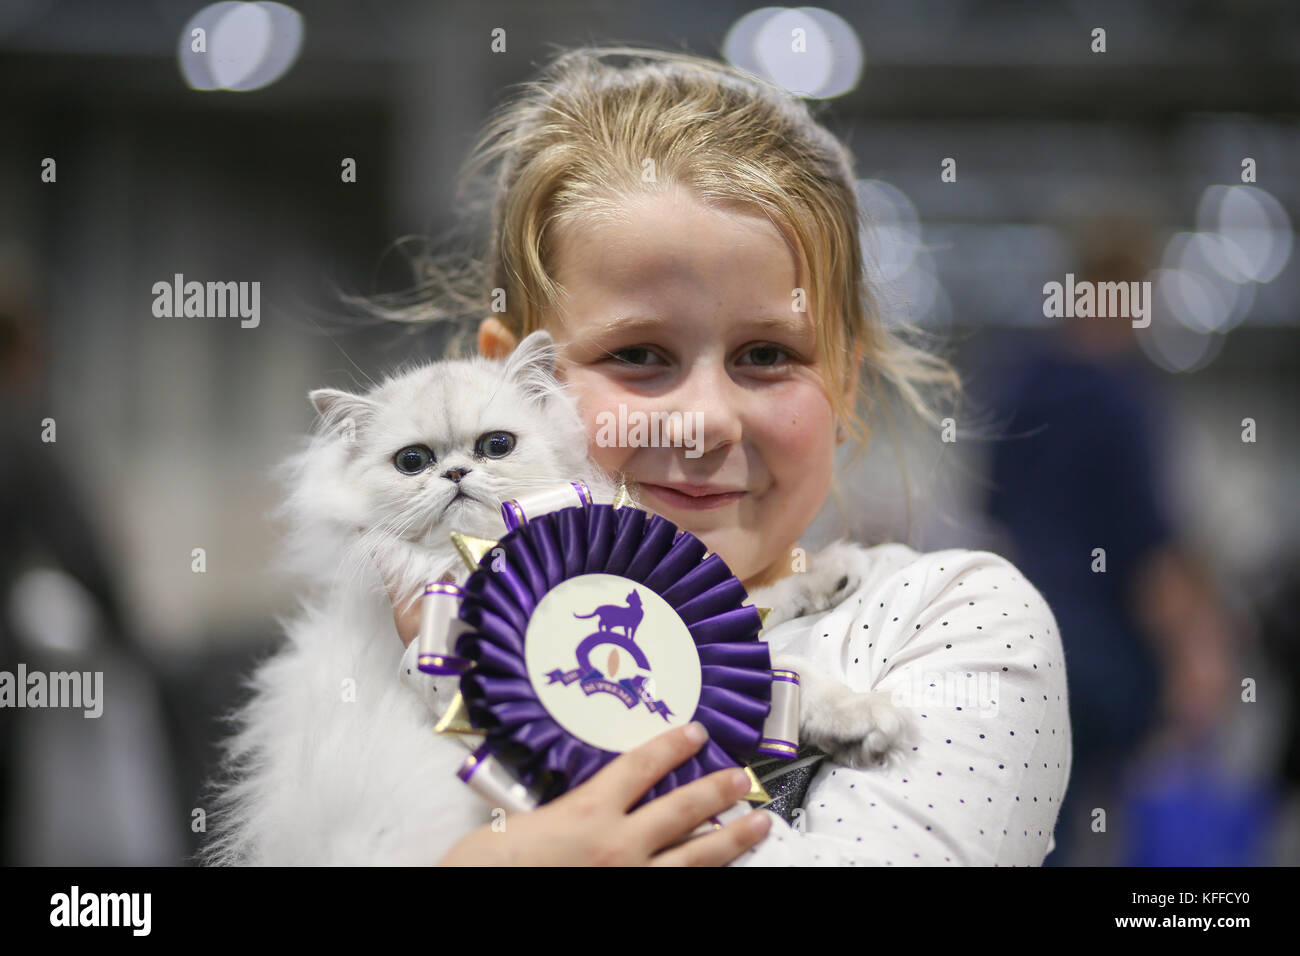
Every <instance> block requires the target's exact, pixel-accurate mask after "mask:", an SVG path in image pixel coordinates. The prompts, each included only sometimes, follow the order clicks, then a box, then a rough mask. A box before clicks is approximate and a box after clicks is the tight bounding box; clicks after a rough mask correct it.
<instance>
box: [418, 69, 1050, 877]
mask: <svg viewBox="0 0 1300 956" xmlns="http://www.w3.org/2000/svg"><path fill="white" fill-rule="evenodd" d="M612 57H621V58H624V59H627V60H630V61H631V62H629V63H628V65H625V66H623V67H617V66H614V65H612V64H611V63H609V62H607V61H609V60H610V59H611V58H612ZM638 61H639V62H638ZM493 162H499V173H498V176H497V179H496V181H495V188H496V195H495V205H494V216H493V231H492V237H493V241H492V247H491V252H490V255H489V257H488V263H487V265H488V267H489V269H490V274H489V275H488V276H487V277H486V278H487V279H488V282H487V283H486V285H487V286H489V287H490V288H493V289H496V290H499V291H498V293H497V294H498V295H499V296H501V299H502V301H503V302H504V306H505V308H504V311H499V312H498V313H497V314H495V315H493V316H492V317H491V318H487V319H485V320H483V321H482V323H481V325H480V327H479V334H478V346H479V351H480V352H481V353H483V354H485V355H488V356H496V357H499V356H503V355H505V354H508V352H509V351H510V349H511V348H512V347H513V346H514V344H515V343H516V342H518V341H519V340H520V339H521V338H522V337H523V336H525V335H527V334H528V333H529V332H531V331H533V330H534V329H536V328H546V329H548V330H549V331H550V332H551V333H552V335H553V336H554V337H555V339H556V342H557V344H558V345H559V346H560V348H561V352H562V356H563V361H562V363H561V366H562V376H563V378H564V379H565V380H566V381H567V382H568V384H569V386H570V387H571V388H572V389H573V390H574V392H575V394H576V396H577V398H578V401H579V405H580V408H581V410H582V413H583V416H584V418H585V420H586V422H587V425H588V435H589V437H590V438H591V442H590V444H591V447H590V452H591V454H592V456H593V457H594V458H595V459H596V460H597V461H598V462H599V463H600V464H602V465H603V466H605V467H606V468H607V469H609V470H610V471H611V472H621V473H623V474H624V475H626V476H627V477H628V479H629V480H630V481H634V482H635V484H636V487H637V489H638V490H639V492H640V493H639V495H638V499H639V500H640V501H642V502H644V503H646V504H647V506H648V507H649V508H651V509H652V510H654V511H656V512H658V513H660V514H662V515H664V516H665V517H666V518H668V519H670V520H671V521H673V522H674V523H676V524H677V525H678V526H680V527H683V528H686V529H687V530H689V531H691V532H692V533H694V534H695V535H697V536H698V537H700V538H701V540H703V541H704V542H705V544H707V545H708V546H709V548H710V550H712V551H715V552H717V553H718V554H720V555H721V556H722V557H723V558H724V560H726V562H727V563H728V565H729V566H730V567H731V569H732V570H733V571H734V572H735V574H736V576H737V577H739V578H740V579H741V580H742V581H743V582H744V583H745V585H746V587H747V588H748V589H749V591H750V593H751V595H752V597H753V600H754V603H755V604H759V605H766V606H771V607H773V608H774V611H773V613H772V615H771V616H769V618H768V620H767V631H766V634H765V637H766V639H767V640H768V642H769V644H771V646H772V649H773V653H776V652H778V651H785V652H789V653H798V654H802V655H805V656H807V657H809V658H810V659H812V660H813V661H815V662H816V663H818V664H819V665H821V666H822V667H823V668H824V670H825V671H826V673H827V674H829V675H830V676H832V677H835V678H838V679H839V680H842V681H843V682H844V683H845V684H847V685H848V686H850V687H851V688H852V689H853V690H855V691H873V690H874V691H886V692H890V693H892V694H893V695H894V700H895V701H896V702H899V703H902V704H903V705H904V706H905V707H906V709H907V713H908V715H909V717H910V718H911V723H912V724H913V725H914V727H915V731H916V733H915V735H914V737H913V739H912V740H910V741H909V743H908V745H907V746H906V747H905V748H904V749H903V751H902V753H901V754H900V755H899V757H898V759H895V760H892V761H889V762H887V763H885V764H883V765H880V766H877V767H873V768H872V769H869V770H855V769H850V768H848V767H845V766H842V765H839V764H835V763H832V762H830V761H828V760H824V759H823V760H820V761H818V758H817V757H816V756H815V755H813V756H809V757H804V758H802V759H800V760H796V761H794V762H793V764H795V765H796V766H791V765H784V766H781V767H776V768H774V769H769V770H768V771H767V773H766V774H765V776H764V779H765V781H766V785H767V787H768V789H769V791H770V792H774V793H779V794H781V795H782V797H783V798H785V797H789V796H790V794H789V793H788V792H787V791H789V790H791V789H792V788H793V789H794V790H795V791H796V793H797V791H799V790H802V791H803V793H802V806H799V805H798V801H797V799H786V800H785V805H784V806H782V807H781V809H780V811H779V815H778V814H777V813H769V814H767V816H769V817H771V818H772V820H771V822H772V826H771V831H770V832H769V833H768V834H767V835H766V836H765V837H764V838H763V839H762V841H761V843H759V844H758V845H757V846H756V847H754V848H753V849H749V850H746V851H745V852H743V853H741V855H740V857H739V858H738V859H737V861H736V862H737V863H741V864H795V865H881V866H891V865H892V866H902V865H907V864H922V865H945V864H977V865H990V864H992V865H998V864H1001V865H1008V864H1011V865H1038V864H1041V863H1042V862H1043V859H1044V857H1045V856H1046V855H1047V854H1048V853H1049V852H1050V851H1051V849H1052V847H1053V837H1052V831H1053V827H1054V825H1055V823H1056V817H1057V808H1058V807H1059V806H1060V802H1061V798H1062V796H1063V794H1064V792H1065V787H1066V783H1067V781H1068V779H1069V772H1070V761H1071V750H1070V724H1069V716H1068V709H1067V696H1066V678H1065V664H1064V660H1063V657H1062V651H1061V643H1060V639H1059V635H1058V634H1057V631H1056V624H1055V621H1054V620H1053V617H1052V613H1051V611H1050V610H1049V608H1048V607H1047V605H1046V604H1045V603H1044V602H1043V600H1042V598H1041V597H1040V596H1039V594H1038V592H1037V591H1036V590H1035V589H1034V588H1033V586H1032V585H1030V584H1029V582H1027V581H1026V580H1025V579H1024V578H1023V576H1022V575H1021V574H1020V573H1019V572H1018V571H1017V570H1016V569H1015V568H1014V567H1013V566H1012V565H1011V564H1009V563H1008V562H1007V561H1005V560H1004V559H1002V558H1000V557H998V556H996V555H993V554H989V553H986V552H969V551H961V550H951V551H942V552H937V553H931V554H918V553H916V552H915V551H912V550H910V549H909V548H906V547H904V546H902V545H898V544H884V545H879V546H876V547H863V546H860V545H857V544H851V543H846V542H837V543H835V544H833V545H831V546H830V547H828V548H826V549H824V550H823V551H822V552H820V553H818V554H814V555H811V556H810V557H809V558H808V560H807V561H806V562H803V561H801V560H800V556H801V555H802V553H803V552H802V549H800V536H801V535H803V534H804V533H805V531H806V530H807V528H808V527H809V525H810V524H811V523H812V521H813V519H814V518H815V517H816V516H817V514H818V512H819V511H820V510H821V508H822V506H823V503H824V502H825V500H826V498H827V495H828V492H829V491H830V489H831V486H832V480H833V470H834V461H835V451H836V446H837V445H838V444H840V443H843V442H845V441H846V440H848V439H849V438H850V437H852V438H853V439H855V440H856V441H857V442H858V443H859V445H860V446H861V445H865V442H866V439H867V437H868V435H869V431H870V429H869V427H868V426H867V424H866V423H865V422H863V421H862V419H860V418H859V415H858V413H857V405H858V400H859V398H861V399H862V402H863V404H865V406H866V407H867V408H868V409H869V410H871V411H872V412H873V413H874V410H875V409H876V408H877V407H878V406H879V405H881V404H882V400H883V398H884V395H883V390H884V388H885V387H886V385H887V384H888V385H892V386H893V387H894V388H895V389H896V391H897V392H898V393H899V394H901V395H902V397H903V398H904V399H905V400H906V401H907V402H908V403H909V404H910V405H911V407H912V408H913V409H915V410H916V411H917V412H920V413H921V414H922V415H924V416H925V417H926V418H928V419H930V420H933V416H932V415H931V414H930V413H929V411H928V409H927V407H926V405H925V404H924V402H923V399H922V392H923V389H925V388H926V387H927V386H933V385H943V384H954V381H955V380H954V378H953V377H952V375H951V371H950V370H949V369H948V368H947V367H946V366H945V365H944V364H943V363H942V362H940V361H938V360H936V359H933V358H931V357H930V356H927V355H925V354H923V353H921V352H919V351H916V350H914V349H913V348H911V347H909V346H906V345H904V344H903V343H902V342H900V341H899V340H898V339H897V338H895V337H894V336H893V335H891V334H890V333H889V332H888V331H887V330H886V329H885V328H884V325H883V323H882V317H881V315H880V314H879V312H878V309H877V307H876V296H875V295H874V290H873V288H872V286H871V278H872V277H871V275H870V274H868V272H867V270H865V269H864V265H863V259H862V255H861V252H860V246H859V240H858V236H859V215H858V209H857V203H856V200H855V189H854V177H853V173H852V166H851V163H852V160H851V157H850V156H849V154H848V152H847V150H845V148H844V147H843V146H842V145H841V144H840V143H839V142H838V141H837V140H836V139H835V138H834V137H833V136H832V135H831V134H830V133H828V132H827V131H826V130H825V129H824V128H823V127H822V126H820V125H819V124H818V123H816V122H815V121H814V120H813V119H812V118H811V116H810V115H809V113H808V110H807V108H806V106H805V104H804V103H803V102H802V101H799V100H797V99H794V98H792V97H790V96H788V95H786V94H784V93H783V92H782V91H780V90H778V89H775V88H772V87H770V86H767V85H766V84H763V83H762V82H760V81H757V80H755V79H754V78H752V77H750V76H749V75H748V74H744V73H741V72H739V71H736V70H733V69H730V68H727V67H725V66H722V65H719V64H716V63H713V62H711V61H708V60H704V59H700V58H695V57H692V56H688V55H684V54H676V53H659V52H651V51H644V50H628V49H596V50H592V49H584V50H576V51H572V52H569V53H567V54H565V55H562V56H560V57H559V58H558V59H557V60H556V61H555V62H553V63H552V65H551V66H550V68H549V69H548V70H547V72H546V73H545V75H544V76H543V77H541V79H540V80H539V81H538V82H536V83H533V84H530V85H529V86H527V87H526V88H525V90H524V93H523V95H522V96H521V97H520V98H519V99H517V100H516V101H514V102H512V103H509V104H508V105H507V106H505V107H504V108H503V109H502V110H501V111H500V112H499V114H498V115H497V116H496V117H495V118H494V121H493V122H492V123H491V124H490V126H489V128H488V132H487V135H486V136H485V137H484V139H483V141H482V142H481V143H480V149H479V150H478V153H477V157H476V162H475V163H474V164H472V165H471V167H470V168H471V169H473V168H477V167H483V168H486V167H488V166H490V165H491V164H492V163H493ZM435 317H436V314H435ZM864 373H865V374H864ZM864 379H865V388H864V387H863V386H862V384H860V383H863V382H864ZM860 391H861V394H860ZM620 406H624V407H625V408H626V413H627V415H628V416H629V420H631V416H632V415H633V414H634V413H651V412H655V411H658V412H674V411H677V412H681V413H683V416H686V415H688V414H690V413H700V419H699V420H700V421H701V423H702V432H701V435H699V436H697V437H698V446H697V448H696V450H695V451H694V452H692V453H691V454H688V453H687V450H686V449H684V448H682V447H662V446H661V447H638V448H629V447H618V446H617V445H610V444H607V443H605V442H604V441H602V440H600V435H601V432H600V428H599V419H598V416H600V415H601V413H602V412H605V413H613V414H615V415H618V414H621V412H620ZM693 456H694V457H693ZM412 623H413V622H412V621H410V620H409V619H408V620H407V621H406V622H402V621H400V620H399V622H398V625H399V628H398V629H399V633H401V634H403V636H405V637H407V638H408V639H409V636H410V635H411V634H412V633H413V627H412ZM666 736H670V735H666ZM652 743H655V742H652ZM658 745H659V746H660V747H661V751H660V752H661V753H663V752H665V751H663V750H662V748H670V744H669V743H667V742H664V743H661V744H658ZM679 746H686V745H685V744H679ZM661 759H663V758H661ZM798 765H802V766H798ZM613 766H614V765H611V768H610V769H611V770H612V769H613ZM792 778H793V779H792ZM611 786H613V785H612V784H611ZM600 796H604V797H606V798H609V794H608V792H605V791H602V793H601V794H600ZM669 796H671V794H670V795H669ZM661 799H662V798H661ZM592 800H593V801H596V802H597V803H598V802H599V797H593V798H592ZM656 802H658V801H653V802H652V804H651V805H653V803H656ZM776 802H777V801H774V803H776ZM792 803H793V804H794V805H793V806H791V804H792ZM545 810H546V808H542V810H540V811H534V814H533V815H539V814H541V813H544V812H545ZM638 812H644V811H638ZM525 816H529V815H525ZM635 816H636V814H635V813H634V814H632V816H631V817H628V818H625V819H628V820H631V819H633V818H635ZM694 822H695V821H692V825H693V824H694ZM792 824H793V825H792ZM555 826H556V828H557V829H560V828H562V827H563V822H562V821H560V822H557V823H556V824H555ZM538 829H539V830H540V831H542V832H544V830H545V827H539V828H538ZM529 830H530V833H531V832H533V831H532V828H531V827H530V828H529ZM736 833H737V834H739V833H740V825H739V824H737V825H736ZM502 836H503V835H502V834H492V835H491V838H490V839H488V840H479V841H477V843H476V842H475V841H468V843H467V845H466V847H464V848H462V849H465V850H466V851H467V852H463V853H462V852H459V851H458V853H456V854H454V855H453V856H454V857H455V858H456V861H457V862H465V861H466V860H472V859H473V858H474V850H475V849H476V848H477V849H478V850H480V851H481V852H484V853H489V854H490V853H491V852H492V846H493V844H492V838H494V839H496V840H497V844H496V846H498V847H499V846H500V845H501V844H503V843H504V841H503V840H502ZM743 839H744V838H743V837H742V836H737V837H736V839H735V840H733V842H731V843H727V844H726V845H727V846H728V847H729V848H730V849H731V850H732V851H736V850H738V849H739V843H740V842H743ZM695 842H703V841H695ZM717 842H719V843H724V842H725V841H724V840H722V839H721V838H719V839H718V841H717ZM484 844H487V846H484ZM518 846H519V847H520V849H519V850H518V852H519V853H520V854H521V855H522V856H523V857H529V853H530V852H531V850H532V849H533V848H534V847H535V843H534V842H533V841H532V840H530V839H529V838H528V836H526V835H525V836H520V837H519V841H518ZM724 852H725V851H724ZM529 858H531V857H529ZM487 859H493V857H491V856H489V857H487ZM538 861H539V862H544V859H539V860H538Z"/></svg>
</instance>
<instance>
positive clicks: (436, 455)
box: [312, 333, 586, 547]
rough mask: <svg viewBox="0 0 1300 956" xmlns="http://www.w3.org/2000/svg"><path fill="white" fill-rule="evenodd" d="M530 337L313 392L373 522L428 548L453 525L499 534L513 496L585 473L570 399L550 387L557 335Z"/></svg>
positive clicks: (357, 512)
mask: <svg viewBox="0 0 1300 956" xmlns="http://www.w3.org/2000/svg"><path fill="white" fill-rule="evenodd" d="M529 340H531V341H530V349H529V352H528V353H526V354H524V355H522V356H519V357H518V359H514V357H513V356H512V359H514V360H513V361H507V362H505V363H502V362H491V361H488V360H486V359H481V358H475V359H467V360H453V361H444V362H437V363H433V364H429V365H425V366H423V367H420V368H417V369H414V370H411V371H407V372H404V373H401V374H398V375H396V376H393V377H390V378H389V379H387V380H385V381H384V382H383V383H382V384H381V385H380V386H379V387H378V388H376V389H374V390H372V391H371V392H369V393H367V394H365V395H362V396H355V395H349V394H348V393H344V392H337V391H334V390H330V389H321V390H319V391H317V392H313V393H312V400H313V402H314V403H315V404H316V406H317V409H318V410H319V411H320V412H321V415H322V425H323V426H324V427H326V428H327V429H329V430H330V431H332V432H333V434H335V435H336V436H337V437H338V440H339V442H340V443H341V444H342V447H343V450H344V454H342V455H340V456H339V458H340V459H341V461H339V465H340V474H339V476H338V479H339V482H340V483H341V485H342V486H343V488H345V489H346V493H347V494H348V497H350V499H351V501H352V503H353V509H354V513H353V515H352V516H351V520H352V521H354V522H355V523H356V524H357V525H358V526H359V527H360V529H361V530H363V531H365V532H368V533H371V534H378V535H383V536H391V537H394V538H400V539H402V540H404V541H406V542H410V543H413V544H418V545H422V546H426V547H429V546H440V545H445V544H446V543H447V540H448V538H447V535H448V532H450V531H452V530H457V531H464V532H466V533H469V534H477V535H480V536H491V537H495V536H496V535H497V534H498V533H500V530H501V524H500V511H501V503H502V501H503V500H505V499H506V498H512V497H517V496H519V495H520V494H525V493H527V492H528V491H530V490H535V489H537V488H548V487H551V486H553V485H555V484H556V483H558V482H561V481H564V480H567V479H568V478H570V477H571V476H573V475H574V474H576V473H577V471H578V469H580V468H581V467H582V466H583V464H584V462H585V458H586V443H585V441H584V440H583V436H582V428H581V423H580V420H579V419H578V417H577V414H576V411H575V410H574V408H573V406H572V405H571V404H570V403H569V402H567V401H566V400H565V399H566V398H567V397H566V396H564V395H563V394H562V393H559V392H554V391H550V389H557V388H558V386H556V385H555V384H554V379H553V378H551V374H552V373H553V370H554V366H553V355H554V353H553V350H552V349H551V346H550V336H549V335H547V334H546V333H541V334H540V336H539V337H537V338H534V337H532V336H530V337H529ZM521 347H522V346H521ZM341 490H342V489H341Z"/></svg>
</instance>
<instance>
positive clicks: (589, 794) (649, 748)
mask: <svg viewBox="0 0 1300 956" xmlns="http://www.w3.org/2000/svg"><path fill="white" fill-rule="evenodd" d="M692 726H694V727H699V728H700V729H701V730H703V729H704V728H703V727H702V726H701V725H700V724H697V723H691V724H687V725H685V726H682V727H674V728H673V729H672V730H669V731H667V732H666V733H662V734H660V735H659V736H657V737H654V738H652V739H650V740H648V741H646V742H645V743H643V744H642V745H641V746H639V747H634V748H633V749H632V750H629V751H627V753H624V754H620V755H619V756H617V757H615V758H614V759H613V760H611V761H610V762H609V763H608V764H607V765H605V766H604V767H602V768H601V769H600V771H599V772H598V773H596V774H594V775H593V776H592V778H591V779H590V780H588V781H586V782H585V783H583V784H582V785H581V786H580V787H578V788H576V789H574V790H571V791H569V793H567V794H565V797H570V796H575V795H577V794H579V793H581V794H582V795H583V796H584V797H586V798H589V799H591V800H593V801H594V802H595V803H596V804H597V805H598V806H602V807H608V806H612V805H617V806H618V808H619V812H620V813H626V812H627V810H628V808H629V807H631V806H632V804H634V803H636V802H637V801H638V800H640V799H641V797H642V796H643V795H644V794H645V792H646V791H647V790H649V789H650V788H651V787H653V786H654V785H655V784H656V783H658V782H659V781H660V780H662V779H663V778H664V777H665V776H666V775H667V774H668V771H670V770H672V769H674V768H675V767H679V766H681V765H682V764H683V763H685V762H686V761H687V760H688V759H689V758H690V757H691V756H692V755H693V754H694V753H695V752H696V751H698V750H699V749H700V747H702V746H703V745H704V741H705V740H707V739H708V736H707V733H706V735H705V736H704V737H703V738H701V739H699V740H692V739H691V738H690V736H689V735H688V733H687V731H688V729H689V728H690V727H692ZM561 799H564V797H562V798H561Z"/></svg>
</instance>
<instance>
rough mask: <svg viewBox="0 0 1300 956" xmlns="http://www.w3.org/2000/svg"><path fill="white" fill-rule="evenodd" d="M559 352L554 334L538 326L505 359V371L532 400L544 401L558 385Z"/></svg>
mask: <svg viewBox="0 0 1300 956" xmlns="http://www.w3.org/2000/svg"><path fill="white" fill-rule="evenodd" d="M556 357H557V351H556V348H555V342H554V340H553V339H552V338H551V333H550V332H547V331H546V330H545V329H538V330H537V331H536V332H534V333H532V334H531V335H527V336H525V337H524V340H523V341H522V342H520V343H519V344H518V345H517V346H516V347H515V350H514V351H513V352H511V353H510V355H509V356H507V358H506V364H505V370H504V374H505V375H506V377H507V378H509V379H511V380H512V381H514V383H515V384H516V385H518V386H519V388H520V389H522V390H523V392H524V394H525V395H527V396H528V397H529V398H530V399H532V400H535V401H539V402H544V401H545V400H546V398H547V396H549V395H551V394H552V393H554V392H555V391H556V390H557V389H558V388H559V383H558V382H557V381H556V378H555V361H556Z"/></svg>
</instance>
